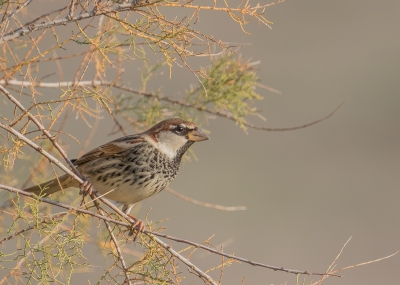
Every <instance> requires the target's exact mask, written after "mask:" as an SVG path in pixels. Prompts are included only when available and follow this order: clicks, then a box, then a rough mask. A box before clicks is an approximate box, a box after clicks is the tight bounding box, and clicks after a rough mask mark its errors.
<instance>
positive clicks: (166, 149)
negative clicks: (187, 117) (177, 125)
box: [151, 131, 187, 159]
mask: <svg viewBox="0 0 400 285" xmlns="http://www.w3.org/2000/svg"><path fill="white" fill-rule="evenodd" d="M157 140H158V142H155V141H153V140H151V144H152V145H154V146H155V147H156V148H157V149H158V150H159V151H160V152H161V153H163V154H165V155H166V156H167V157H168V158H170V159H174V158H175V156H176V153H177V151H178V149H180V148H181V147H182V146H184V145H185V143H186V142H187V139H186V138H185V136H178V135H176V134H174V133H172V132H170V131H163V132H160V133H159V134H157Z"/></svg>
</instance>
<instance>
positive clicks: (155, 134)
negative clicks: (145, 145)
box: [144, 118, 210, 159]
mask: <svg viewBox="0 0 400 285" xmlns="http://www.w3.org/2000/svg"><path fill="white" fill-rule="evenodd" d="M144 134H146V135H147V136H148V137H149V139H150V140H149V141H150V143H151V144H153V145H154V146H155V147H156V148H157V149H158V150H159V151H160V152H162V153H164V154H165V155H166V156H168V157H169V158H170V159H175V158H179V159H180V158H181V157H182V155H183V154H184V153H185V152H186V151H187V150H188V148H189V147H190V146H191V145H192V144H193V143H194V142H199V141H204V140H208V139H210V138H209V137H208V136H207V134H206V133H204V132H203V131H202V130H201V129H200V128H199V127H197V126H196V125H195V124H193V123H191V122H189V121H185V120H182V119H179V118H173V119H167V120H164V121H161V122H159V123H158V124H156V125H155V126H153V127H152V128H151V129H149V130H147V131H146V132H144Z"/></svg>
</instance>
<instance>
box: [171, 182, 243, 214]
mask: <svg viewBox="0 0 400 285" xmlns="http://www.w3.org/2000/svg"><path fill="white" fill-rule="evenodd" d="M166 190H167V191H168V192H169V193H171V194H172V195H174V196H176V197H178V198H180V199H182V200H184V201H186V202H189V203H192V204H195V205H199V206H202V207H206V208H213V209H217V210H222V211H245V210H246V207H245V206H233V207H227V206H222V205H216V204H211V203H206V202H202V201H199V200H196V199H193V198H190V197H188V196H185V195H182V194H181V193H179V192H177V191H175V190H174V189H172V188H171V187H167V188H166Z"/></svg>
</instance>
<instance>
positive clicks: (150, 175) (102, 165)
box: [24, 118, 209, 238]
mask: <svg viewBox="0 0 400 285" xmlns="http://www.w3.org/2000/svg"><path fill="white" fill-rule="evenodd" d="M208 139H209V137H208V136H207V135H206V134H205V133H204V132H203V131H202V130H201V129H200V128H199V127H197V126H196V125H195V124H193V123H191V122H189V121H185V120H182V119H179V118H173V119H167V120H164V121H161V122H159V123H158V124H156V125H154V126H153V127H152V128H150V129H149V130H147V131H145V132H143V133H140V134H135V135H130V136H126V137H122V138H119V139H116V140H113V141H111V142H109V143H106V144H104V145H102V146H99V147H97V148H95V149H93V150H91V151H89V152H87V153H86V154H84V155H82V156H81V157H80V158H78V159H75V160H71V162H72V163H73V164H74V165H75V167H76V168H77V170H78V171H79V172H80V173H81V174H82V175H83V176H84V177H85V178H86V180H85V181H84V183H82V184H80V183H79V182H78V181H76V180H75V179H73V178H72V177H70V176H69V175H67V174H66V175H63V176H60V177H58V179H57V178H55V179H53V180H50V181H47V182H44V183H42V184H39V185H36V186H33V187H30V188H27V189H24V190H25V191H27V192H31V193H35V194H37V195H39V194H40V195H46V196H47V195H50V194H52V193H55V192H57V191H60V190H61V188H62V189H66V188H69V187H77V188H80V189H81V192H80V194H82V193H83V194H85V192H86V193H87V192H89V193H91V189H92V187H93V188H94V189H95V190H97V192H99V193H100V194H101V195H104V197H106V198H108V199H111V200H114V201H116V202H119V203H122V204H123V208H122V211H123V212H124V213H126V214H129V212H130V210H131V209H132V207H133V206H134V204H135V203H137V202H139V201H141V200H143V199H146V198H148V197H150V196H153V195H155V194H157V193H159V192H160V191H162V190H163V189H164V188H165V187H167V186H168V185H169V184H170V183H171V182H172V181H173V180H174V178H175V177H176V175H177V174H178V171H179V167H180V164H181V160H182V156H183V155H184V153H185V152H186V151H187V150H188V149H189V147H190V146H191V145H192V144H193V143H195V142H199V141H204V140H208ZM60 186H61V187H60ZM130 217H132V216H130ZM132 218H133V219H135V220H136V222H135V223H134V225H133V226H132V228H135V227H137V229H138V232H137V234H138V233H139V232H143V230H144V224H143V222H142V221H140V220H139V219H137V218H135V217H132ZM137 234H136V236H135V238H136V237H137Z"/></svg>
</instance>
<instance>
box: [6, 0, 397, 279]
mask: <svg viewBox="0 0 400 285" xmlns="http://www.w3.org/2000/svg"><path fill="white" fill-rule="evenodd" d="M399 12H400V2H399V1H396V0H385V1H373V0H338V1H317V0H303V1H286V2H284V3H281V4H279V5H275V6H271V7H270V8H268V9H267V10H266V11H265V17H266V18H267V19H268V20H271V21H273V22H274V24H273V25H272V29H268V28H267V27H265V26H261V25H259V24H258V23H256V21H253V22H251V23H250V24H249V25H248V26H246V30H247V31H248V32H249V33H250V35H247V34H245V33H243V32H241V31H240V28H239V27H238V26H236V25H235V23H233V22H232V21H231V20H230V19H229V17H228V15H226V16H225V17H224V15H223V14H221V13H215V12H209V13H204V14H200V16H201V17H200V21H199V22H197V23H196V27H197V28H198V29H199V30H201V31H203V32H204V33H205V34H211V35H213V36H214V37H215V38H217V39H221V40H223V41H225V42H232V43H240V44H242V45H243V48H241V49H240V53H241V54H242V56H243V57H244V58H250V59H251V60H252V61H260V64H259V65H258V68H260V70H259V73H258V74H259V77H260V82H261V84H264V85H267V86H270V87H272V88H274V89H277V90H279V91H280V92H281V94H277V93H273V92H269V91H267V90H263V89H258V92H260V94H261V95H262V96H263V97H264V100H263V101H259V102H257V105H256V107H257V108H258V109H260V110H262V113H261V114H262V115H263V116H265V117H266V119H267V121H266V122H264V121H262V120H260V119H257V118H253V119H251V120H250V121H251V122H252V123H255V124H257V125H263V126H266V127H271V128H280V127H295V126H298V125H302V124H306V123H309V122H312V121H314V120H317V119H320V118H322V117H324V116H326V115H328V114H329V113H330V112H331V111H332V110H333V109H335V108H336V107H337V106H338V105H339V104H340V103H341V102H343V101H345V104H344V105H343V106H342V107H341V108H340V109H339V110H338V111H337V112H336V113H335V115H334V116H333V117H331V118H329V119H328V120H325V121H323V122H321V123H319V124H317V125H314V126H312V127H309V128H305V129H300V130H296V131H286V132H265V131H256V130H252V129H248V134H245V133H244V132H243V131H242V130H241V129H240V128H239V127H237V126H235V124H234V123H233V122H232V121H228V120H224V119H220V118H218V119H215V120H214V119H210V120H209V122H208V124H206V125H205V126H204V128H205V129H207V130H208V131H210V137H211V140H210V141H207V142H204V143H201V144H196V145H195V146H194V147H193V149H194V151H195V154H196V156H197V158H198V160H197V161H194V160H193V159H192V161H190V162H185V163H184V165H183V166H182V168H181V171H180V173H179V175H178V177H177V179H176V180H175V182H173V184H172V185H171V187H172V188H173V189H175V190H176V191H179V192H180V193H182V194H184V195H187V196H189V197H192V198H195V199H198V200H201V201H205V202H209V203H216V204H221V205H225V206H246V207H247V210H246V211H235V212H228V211H219V210H215V209H209V208H204V207H200V206H197V205H194V204H191V203H188V202H185V201H183V200H181V199H179V198H176V197H175V196H173V195H171V194H170V193H168V192H167V191H164V192H162V193H161V194H159V195H156V196H154V197H152V198H149V199H147V200H145V201H144V202H142V203H140V204H139V205H138V206H137V207H136V212H135V213H134V214H137V216H138V217H139V218H145V216H146V213H147V212H148V211H149V210H150V209H151V211H150V213H149V219H150V220H152V221H160V220H164V219H165V220H164V221H163V223H162V226H163V227H165V228H166V230H165V233H167V234H170V235H173V236H178V237H181V238H184V239H188V240H191V241H194V242H203V241H204V240H206V239H208V238H209V237H211V236H213V235H214V237H213V238H212V240H211V242H212V243H213V244H214V245H216V246H217V247H220V246H223V248H224V251H225V252H228V253H233V252H234V253H235V255H237V256H241V257H244V258H247V259H250V260H253V261H258V262H261V263H266V264H269V265H274V266H279V267H281V266H283V267H285V268H290V269H297V270H309V271H311V272H324V271H325V270H326V269H327V268H328V266H329V265H330V264H331V262H332V261H333V260H334V258H335V257H336V256H337V254H338V253H339V251H340V249H341V248H342V246H343V245H344V243H345V242H346V241H347V240H348V239H349V238H350V237H352V240H351V241H350V243H349V244H348V245H347V246H346V248H345V249H344V251H343V253H342V255H341V256H340V258H339V259H338V261H337V266H336V267H337V268H340V267H344V266H348V265H353V264H358V263H361V262H366V261H370V260H374V259H377V258H381V257H384V256H387V255H390V254H392V253H394V252H396V251H397V250H399V249H400V228H399V226H398V223H399V218H400V207H399V206H398V205H399V201H400V191H399V186H400V175H399V174H400V173H399V171H400V148H399V145H400V96H399V95H400V84H399V82H400V80H399V75H400V56H399V51H400V34H399V32H398V29H399V27H400V17H399ZM167 13H170V14H169V15H170V16H171V15H172V13H174V11H173V9H169V10H168V11H167ZM65 72H66V74H68V71H67V70H66V71H65ZM133 72H137V74H138V73H139V71H138V69H137V67H135V71H133ZM130 74H135V73H130ZM134 76H135V75H134ZM156 80H157V84H158V86H155V87H154V89H157V88H158V87H159V86H162V91H163V93H164V94H166V95H169V94H172V95H173V94H179V92H182V90H183V89H184V88H188V85H187V84H186V83H187V82H193V83H196V78H195V77H194V75H193V74H192V73H190V72H188V71H187V70H186V69H185V68H180V69H179V68H175V69H174V70H173V73H172V78H171V79H169V74H168V73H165V74H164V75H160V76H158V77H157V79H156ZM132 81H133V82H134V81H135V80H134V79H133V80H132ZM183 84H184V85H183ZM132 85H133V86H134V84H132ZM148 89H149V90H151V89H152V86H148ZM0 110H1V106H0ZM1 111H2V112H3V111H5V110H1ZM112 127H113V122H111V120H103V121H101V128H100V130H103V129H104V130H105V131H104V132H102V131H98V132H97V133H96V134H95V137H94V139H93V140H92V141H91V145H90V146H89V148H92V147H95V146H98V145H99V144H102V143H105V142H107V141H110V140H111V139H113V138H116V137H119V136H121V134H114V135H112V136H109V133H110V132H111V129H112ZM66 131H67V132H70V133H73V134H74V135H75V136H77V137H80V138H84V137H85V136H86V135H87V133H88V127H86V126H82V128H79V129H77V128H76V124H75V125H74V124H70V125H68V126H67V127H66ZM89 131H90V130H89ZM79 150H80V147H79V146H76V145H75V144H74V147H71V148H70V149H69V150H68V154H69V155H70V157H75V156H76V155H77V154H78V152H79ZM132 248H133V249H135V245H132ZM94 254H97V255H98V256H99V259H98V262H99V264H97V265H99V266H101V262H102V258H104V259H106V258H107V257H103V256H101V254H99V253H98V252H97V253H94ZM191 260H192V261H193V262H194V263H195V264H196V265H198V266H199V267H200V268H202V269H208V268H210V267H213V266H215V265H217V264H218V262H220V258H214V259H212V258H211V259H210V255H209V254H208V253H205V252H200V251H197V252H196V253H195V254H194V255H193V256H192V257H191ZM210 260H211V261H210ZM94 265H96V264H94ZM180 269H181V270H182V271H185V269H184V266H181V267H180ZM399 269H400V255H397V256H394V257H392V258H390V259H387V260H383V261H381V262H378V263H374V264H369V265H365V266H362V267H357V268H354V269H350V270H347V271H344V272H342V273H341V274H342V275H344V276H345V278H328V279H327V280H325V281H324V282H323V284H327V285H328V284H396V283H397V282H398V281H397V280H398V276H397V272H398V270H399ZM213 274H214V275H213ZM211 275H212V276H213V277H215V278H217V279H218V277H219V273H218V272H216V273H211ZM93 276H94V275H93ZM74 278H76V279H75V280H77V281H76V282H78V280H79V282H85V283H87V280H88V279H89V280H90V279H91V277H90V275H86V274H81V275H80V276H79V274H78V276H76V277H74ZM301 278H302V277H301ZM301 278H300V281H299V283H300V284H302V279H301ZM243 279H245V281H244V284H296V282H297V281H296V276H295V275H293V274H287V273H283V272H274V271H271V270H267V269H262V268H257V267H253V266H251V265H249V264H245V263H242V264H238V263H236V264H233V265H231V266H229V267H226V268H225V269H224V277H223V283H222V284H242V280H243ZM306 280H307V282H311V281H313V280H314V281H316V280H318V278H316V277H307V279H306ZM307 282H306V284H307ZM76 284H77V283H76ZM183 284H201V281H199V280H198V279H197V278H196V277H194V276H190V275H189V276H188V278H187V280H185V281H184V282H183Z"/></svg>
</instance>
